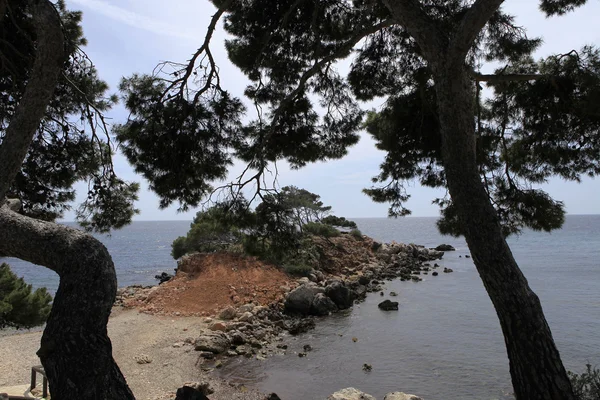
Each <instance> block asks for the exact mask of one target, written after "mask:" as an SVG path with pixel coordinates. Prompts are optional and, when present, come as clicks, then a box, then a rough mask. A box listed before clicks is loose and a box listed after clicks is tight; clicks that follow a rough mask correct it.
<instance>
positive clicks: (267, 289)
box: [124, 253, 294, 315]
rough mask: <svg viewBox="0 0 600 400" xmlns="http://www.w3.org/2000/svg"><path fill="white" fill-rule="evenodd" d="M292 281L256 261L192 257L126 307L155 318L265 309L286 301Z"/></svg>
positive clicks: (220, 255) (228, 256) (234, 257)
mask: <svg viewBox="0 0 600 400" xmlns="http://www.w3.org/2000/svg"><path fill="white" fill-rule="evenodd" d="M292 286H294V283H293V279H292V278H290V277H288V276H287V275H286V274H285V273H284V272H282V271H281V270H280V269H278V268H276V267H274V266H272V265H267V264H265V263H263V262H261V261H259V260H257V259H255V258H253V257H244V256H240V255H236V254H227V253H213V254H193V255H190V256H188V257H185V258H184V260H182V262H181V263H180V265H179V269H178V272H177V276H176V277H175V278H174V279H172V280H170V281H169V282H166V283H163V284H162V285H160V286H159V287H156V288H153V289H150V290H149V292H147V296H146V294H144V293H140V294H138V295H136V296H133V297H130V298H128V299H125V301H124V305H125V306H127V307H136V308H138V309H140V310H141V311H144V312H148V313H152V314H175V313H177V314H176V315H213V314H215V313H217V312H218V311H219V310H221V309H223V308H225V307H227V306H240V305H242V304H246V303H253V304H257V305H263V306H266V305H268V304H270V303H273V302H277V301H281V300H283V295H284V293H285V292H286V288H288V289H287V290H289V287H292Z"/></svg>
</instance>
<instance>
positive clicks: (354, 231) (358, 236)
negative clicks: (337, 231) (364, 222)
mask: <svg viewBox="0 0 600 400" xmlns="http://www.w3.org/2000/svg"><path fill="white" fill-rule="evenodd" d="M350 234H351V235H352V237H354V238H355V239H358V240H363V239H364V238H363V234H362V232H361V231H359V230H358V229H352V230H351V231H350Z"/></svg>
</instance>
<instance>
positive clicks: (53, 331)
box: [0, 0, 134, 400]
mask: <svg viewBox="0 0 600 400" xmlns="http://www.w3.org/2000/svg"><path fill="white" fill-rule="evenodd" d="M0 4H3V3H0ZM29 4H30V7H31V12H32V15H33V21H34V25H35V27H36V33H37V38H36V58H35V61H34V65H33V68H32V71H31V75H30V78H29V81H28V82H27V87H26V89H25V92H24V94H23V97H22V98H21V99H20V101H19V105H18V107H17V110H16V111H15V114H14V115H13V117H12V118H11V121H10V125H9V126H8V128H7V129H6V135H5V137H4V140H3V142H2V145H1V146H0V254H2V255H4V256H7V257H17V258H20V259H22V260H26V261H29V262H32V263H34V264H39V265H42V266H45V267H48V268H50V269H52V270H53V271H55V272H56V273H58V275H59V276H60V284H59V287H58V291H57V292H56V295H55V297H54V303H53V306H52V311H51V312H50V316H49V317H48V321H47V325H46V329H45V330H44V334H43V336H42V340H41V347H40V349H39V350H38V355H39V357H40V359H41V361H42V364H43V366H44V368H45V371H46V375H47V376H48V382H49V386H50V393H51V395H52V398H53V399H54V400H72V399H134V396H133V394H132V393H131V390H129V387H128V386H127V383H126V381H125V378H124V377H123V374H122V373H121V371H120V370H119V367H118V366H117V364H116V363H115V361H114V359H113V357H112V345H111V342H110V339H109V338H108V334H107V328H106V326H107V323H108V317H109V315H110V311H111V308H112V305H113V303H114V300H115V295H116V290H117V279H116V274H115V269H114V265H113V262H112V259H111V257H110V255H109V254H108V251H107V250H106V248H105V247H104V246H103V245H102V244H101V243H100V242H99V241H98V240H96V239H94V238H93V237H92V236H90V235H88V234H85V233H83V232H81V231H78V230H75V229H70V228H67V227H64V226H60V225H57V224H54V223H49V222H42V221H37V220H35V219H31V218H28V217H25V216H22V215H19V214H17V213H16V212H14V211H12V210H11V208H14V206H15V202H10V201H9V202H8V204H4V203H5V201H4V198H5V195H6V192H7V190H8V189H9V188H10V185H11V184H12V181H13V179H14V177H15V175H16V174H17V173H18V171H19V169H20V168H21V164H22V162H23V159H24V158H25V156H26V155H27V151H28V150H29V146H30V145H31V140H32V138H33V135H34V134H35V132H36V130H37V129H38V127H39V124H40V121H41V119H42V118H43V116H44V114H45V112H46V108H47V107H48V104H49V102H50V100H51V99H52V95H53V93H54V89H55V87H56V84H57V81H58V77H59V74H60V72H61V71H62V68H63V63H64V61H65V54H64V53H65V52H64V37H63V32H62V24H61V21H60V16H59V15H58V12H57V11H56V9H55V8H54V6H53V5H52V4H51V3H50V2H49V1H48V0H29Z"/></svg>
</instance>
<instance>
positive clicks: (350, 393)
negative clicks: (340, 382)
mask: <svg viewBox="0 0 600 400" xmlns="http://www.w3.org/2000/svg"><path fill="white" fill-rule="evenodd" d="M327 400H375V397H373V396H371V395H370V394H367V393H363V392H361V391H360V390H357V389H354V388H346V389H342V390H340V391H337V392H335V393H334V394H332V395H331V396H329V397H328V398H327Z"/></svg>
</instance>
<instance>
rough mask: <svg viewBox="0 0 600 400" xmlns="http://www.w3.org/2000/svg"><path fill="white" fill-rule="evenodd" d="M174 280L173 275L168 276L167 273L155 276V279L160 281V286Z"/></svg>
mask: <svg viewBox="0 0 600 400" xmlns="http://www.w3.org/2000/svg"><path fill="white" fill-rule="evenodd" d="M172 278H173V275H170V274H167V273H166V272H163V273H161V274H160V275H154V279H158V284H159V285H160V284H163V283H165V282H168V281H170V280H171V279H172Z"/></svg>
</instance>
